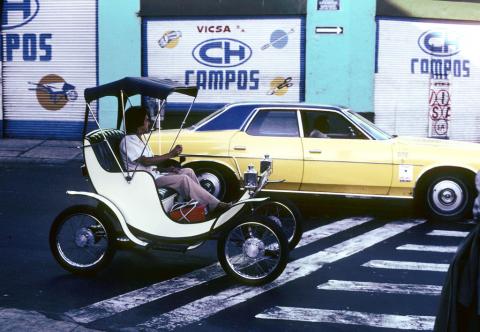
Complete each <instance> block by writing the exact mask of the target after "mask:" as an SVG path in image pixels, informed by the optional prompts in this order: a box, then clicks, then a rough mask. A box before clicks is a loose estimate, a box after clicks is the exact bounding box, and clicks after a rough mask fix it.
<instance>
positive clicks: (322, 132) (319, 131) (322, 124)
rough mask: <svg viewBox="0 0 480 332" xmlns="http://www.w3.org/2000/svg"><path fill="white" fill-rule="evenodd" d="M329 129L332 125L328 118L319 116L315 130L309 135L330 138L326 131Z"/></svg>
mask: <svg viewBox="0 0 480 332" xmlns="http://www.w3.org/2000/svg"><path fill="white" fill-rule="evenodd" d="M329 131H330V125H329V123H328V119H327V118H326V117H324V116H317V117H316V119H315V123H314V125H313V130H312V131H311V132H310V134H309V135H308V137H316V138H328V135H327V134H326V133H328V132H329Z"/></svg>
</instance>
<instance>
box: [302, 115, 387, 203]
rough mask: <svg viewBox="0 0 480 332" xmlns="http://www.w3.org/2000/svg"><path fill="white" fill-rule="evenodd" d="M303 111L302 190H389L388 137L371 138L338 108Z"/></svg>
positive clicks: (367, 192)
mask: <svg viewBox="0 0 480 332" xmlns="http://www.w3.org/2000/svg"><path fill="white" fill-rule="evenodd" d="M300 112H301V119H302V128H303V132H304V135H303V136H304V137H302V142H303V147H304V174H303V179H302V184H301V190H302V191H307V192H329V193H347V194H360V195H386V194H387V193H388V190H389V188H390V185H391V180H392V146H391V143H390V141H389V140H373V139H370V138H369V137H368V136H367V135H366V134H365V133H364V132H362V131H361V130H360V129H359V128H357V126H355V124H353V123H352V122H351V121H350V120H348V119H347V118H346V117H345V116H344V115H343V114H342V113H341V112H340V111H337V110H306V109H303V110H301V111H300ZM322 131H323V132H322ZM318 132H321V134H319V133H318Z"/></svg>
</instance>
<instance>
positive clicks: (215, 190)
mask: <svg viewBox="0 0 480 332" xmlns="http://www.w3.org/2000/svg"><path fill="white" fill-rule="evenodd" d="M194 171H195V174H197V177H198V181H199V182H200V185H201V186H202V187H203V188H204V189H205V190H207V191H208V192H209V193H210V194H212V195H213V196H215V197H217V198H218V199H219V200H221V201H224V202H229V201H232V200H235V199H236V198H238V196H239V193H240V188H239V185H238V181H237V180H236V179H235V175H233V174H227V172H226V171H221V170H219V169H217V168H215V167H213V166H212V167H206V166H199V167H195V168H194Z"/></svg>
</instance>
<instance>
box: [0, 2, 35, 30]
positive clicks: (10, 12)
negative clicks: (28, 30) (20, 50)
mask: <svg viewBox="0 0 480 332" xmlns="http://www.w3.org/2000/svg"><path fill="white" fill-rule="evenodd" d="M39 10H40V2H39V0H20V1H18V0H16V1H13V0H4V2H3V13H2V29H3V30H9V29H14V28H18V27H21V26H22V25H25V24H27V23H28V22H30V21H31V20H33V19H34V18H35V16H37V14H38V11H39Z"/></svg>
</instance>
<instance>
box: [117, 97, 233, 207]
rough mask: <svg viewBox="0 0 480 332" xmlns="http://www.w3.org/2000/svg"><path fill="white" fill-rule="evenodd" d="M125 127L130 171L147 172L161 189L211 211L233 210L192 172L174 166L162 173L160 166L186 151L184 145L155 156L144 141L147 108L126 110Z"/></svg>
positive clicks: (124, 143)
mask: <svg viewBox="0 0 480 332" xmlns="http://www.w3.org/2000/svg"><path fill="white" fill-rule="evenodd" d="M125 128H126V131H127V135H126V136H125V137H124V138H123V139H122V141H121V142H120V152H121V155H122V160H123V163H124V165H125V167H126V168H127V170H129V171H132V170H141V171H146V172H148V173H150V174H152V175H153V177H154V179H155V184H156V186H157V187H168V188H171V189H173V190H175V191H176V192H178V193H179V194H180V195H181V196H182V197H184V198H187V199H188V198H190V199H194V200H196V201H198V202H199V203H201V204H205V205H207V206H208V209H209V211H214V210H215V211H216V212H218V211H223V210H226V209H227V208H229V207H230V204H228V203H224V202H220V201H219V200H218V199H217V198H216V197H215V196H213V195H211V194H210V193H209V192H208V191H206V190H205V189H204V188H202V186H200V183H199V182H198V179H197V177H196V175H195V173H194V172H193V170H192V169H190V168H174V167H170V168H169V169H168V170H167V172H159V171H158V169H157V166H158V165H160V164H161V163H162V162H164V161H166V160H168V159H171V158H175V157H177V156H178V155H179V154H180V153H181V152H182V146H181V145H176V146H175V147H174V148H173V149H172V150H171V151H170V152H168V153H166V154H163V155H161V156H155V155H154V154H153V152H152V151H151V150H150V147H149V146H148V145H145V142H144V140H143V138H142V137H143V135H144V134H146V133H148V131H149V118H148V115H147V110H146V109H145V108H144V107H141V106H133V107H130V108H129V109H128V110H127V111H126V113H125Z"/></svg>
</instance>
